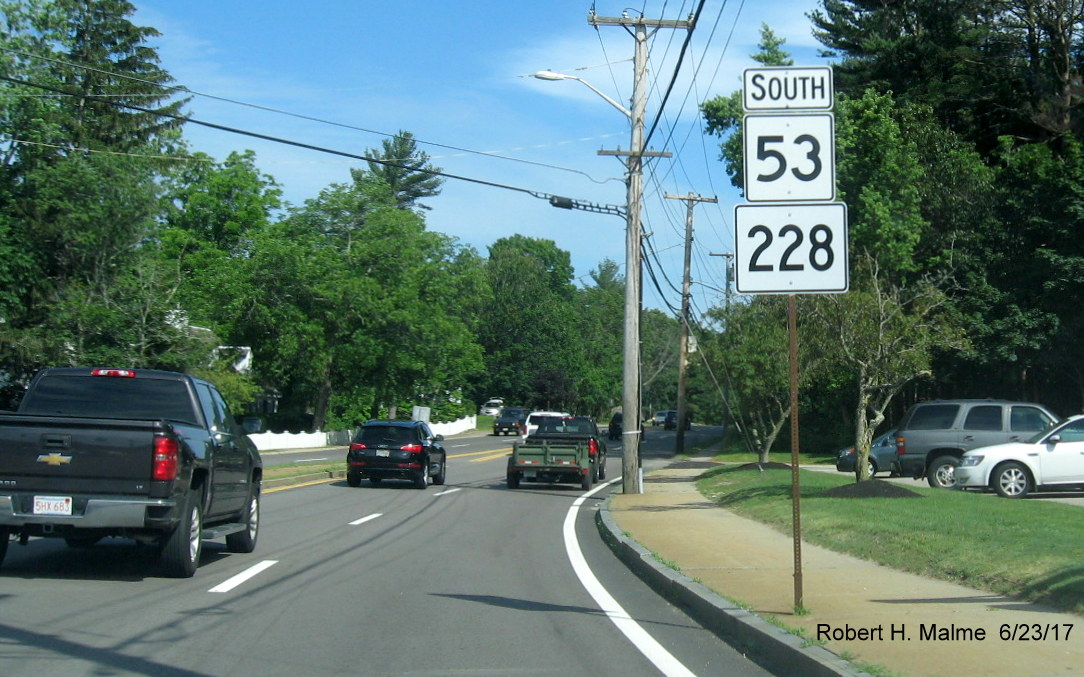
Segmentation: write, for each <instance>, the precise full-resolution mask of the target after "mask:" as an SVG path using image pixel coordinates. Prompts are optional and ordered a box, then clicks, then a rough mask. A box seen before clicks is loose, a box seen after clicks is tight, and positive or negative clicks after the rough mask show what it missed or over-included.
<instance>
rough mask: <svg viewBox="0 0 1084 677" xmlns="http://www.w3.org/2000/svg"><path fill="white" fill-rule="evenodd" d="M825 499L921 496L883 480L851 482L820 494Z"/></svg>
mask: <svg viewBox="0 0 1084 677" xmlns="http://www.w3.org/2000/svg"><path fill="white" fill-rule="evenodd" d="M820 495H821V496H825V497H827V498H922V494H920V493H918V492H917V491H911V490H910V489H908V488H907V487H901V486H900V485H898V484H893V483H892V482H885V481H884V480H868V481H866V482H851V483H850V484H843V485H840V486H838V487H835V488H833V489H829V490H828V491H824V492H821V494H820Z"/></svg>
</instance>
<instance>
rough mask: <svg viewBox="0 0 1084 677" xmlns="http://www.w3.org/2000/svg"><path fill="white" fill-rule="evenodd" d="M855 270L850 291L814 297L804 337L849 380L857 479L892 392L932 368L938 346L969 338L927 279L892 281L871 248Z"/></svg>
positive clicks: (958, 345)
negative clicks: (870, 253) (852, 389)
mask: <svg viewBox="0 0 1084 677" xmlns="http://www.w3.org/2000/svg"><path fill="white" fill-rule="evenodd" d="M855 269H856V270H855V276H854V278H853V279H852V289H851V291H850V292H848V293H846V294H826V295H823V296H821V297H814V299H813V301H814V302H813V303H812V304H811V306H810V307H811V316H812V318H814V320H813V321H812V322H810V326H809V329H810V331H809V333H808V336H809V337H810V339H811V340H812V341H813V342H814V349H815V350H817V352H818V353H820V354H822V355H824V356H825V361H826V363H827V364H825V365H824V367H825V369H828V370H830V369H832V368H835V369H837V370H838V371H839V372H840V373H842V374H849V375H851V378H853V383H854V390H855V392H856V396H857V399H856V401H855V403H854V421H855V430H854V447H855V450H856V452H857V454H858V456H857V461H856V465H855V476H856V479H857V480H858V481H860V482H863V481H866V480H868V479H870V477H869V468H868V461H869V453H870V444H871V442H872V441H873V436H874V433H875V431H876V430H877V428H878V426H880V425H881V423H882V422H883V421H884V420H885V411H886V409H888V406H889V405H890V404H891V403H892V400H893V398H895V397H896V395H897V394H898V393H899V392H900V390H901V389H902V388H903V387H904V386H906V385H907V384H908V383H910V382H912V381H913V380H915V379H917V378H919V377H921V376H929V375H930V374H931V368H932V364H933V359H934V356H935V355H936V354H937V352H939V351H947V350H960V349H963V348H964V347H965V346H966V343H967V342H966V339H965V337H964V335H963V330H962V328H961V327H960V325H959V323H958V322H956V321H954V320H953V319H952V318H951V315H950V313H949V312H948V311H946V305H947V297H946V295H945V293H944V292H943V291H942V290H941V289H940V288H939V287H938V285H936V284H934V283H933V281H931V280H929V279H922V280H918V281H916V282H909V283H898V282H893V280H892V276H890V275H884V274H883V273H882V271H881V270H880V267H879V263H878V260H877V259H876V258H875V257H873V256H871V255H869V254H864V255H861V256H859V257H858V265H856V266H855ZM817 324H820V325H821V326H816V325H817Z"/></svg>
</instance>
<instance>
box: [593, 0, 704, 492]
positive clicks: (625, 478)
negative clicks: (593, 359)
mask: <svg viewBox="0 0 1084 677" xmlns="http://www.w3.org/2000/svg"><path fill="white" fill-rule="evenodd" d="M588 23H589V24H591V25H592V26H594V27H595V28H597V27H598V26H620V27H622V28H624V29H625V30H629V31H630V32H631V34H632V35H633V37H634V38H635V39H636V51H635V55H634V57H633V64H634V65H633V71H634V79H633V84H632V116H631V119H632V143H631V147H630V148H629V154H628V155H629V162H628V168H629V175H628V179H627V182H628V188H629V190H628V196H627V199H628V204H629V208H628V219H629V221H628V225H627V229H625V261H624V359H623V366H622V379H623V386H622V393H621V411H622V412H623V424H622V427H621V448H622V451H621V483H622V484H621V486H622V491H623V492H624V493H625V494H642V493H644V486H643V478H642V472H643V471H642V469H641V463H640V438H641V435H642V434H643V431H642V430H641V429H640V428H641V425H642V424H643V421H642V420H641V419H642V416H641V414H642V413H641V411H640V409H641V406H640V304H641V301H640V294H641V292H640V287H641V283H640V281H641V258H642V252H641V224H640V205H641V198H642V197H643V193H644V177H643V170H644V156H645V155H647V154H645V153H644V113H645V110H646V108H647V38H648V30H647V29H648V28H654V29H655V30H658V29H659V28H686V29H692V28H693V26H695V24H696V22H695V18H692V19H691V21H671V19H661V18H644V17H643V16H629V15H628V14H624V15H622V16H616V17H614V16H597V15H595V13H594V11H592V12H591V13H590V14H589V15H588ZM653 32H654V31H653ZM599 154H601V155H617V154H620V151H618V152H616V153H615V152H612V151H607V152H602V153H599ZM651 155H661V154H651ZM667 155H669V154H667Z"/></svg>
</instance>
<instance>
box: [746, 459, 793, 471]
mask: <svg viewBox="0 0 1084 677" xmlns="http://www.w3.org/2000/svg"><path fill="white" fill-rule="evenodd" d="M735 470H790V464H788V463H779V462H778V461H768V462H767V463H745V464H742V465H739V466H738V467H737V468H735Z"/></svg>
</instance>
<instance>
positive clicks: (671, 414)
mask: <svg viewBox="0 0 1084 677" xmlns="http://www.w3.org/2000/svg"><path fill="white" fill-rule="evenodd" d="M677 416H678V413H677V409H671V410H670V411H668V412H666V421H665V422H664V423H663V428H664V429H666V430H677V420H678V418H677ZM692 425H693V422H692V418H691V417H690V416H689V413H688V412H685V429H686V430H688V429H689V428H691V427H692Z"/></svg>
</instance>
